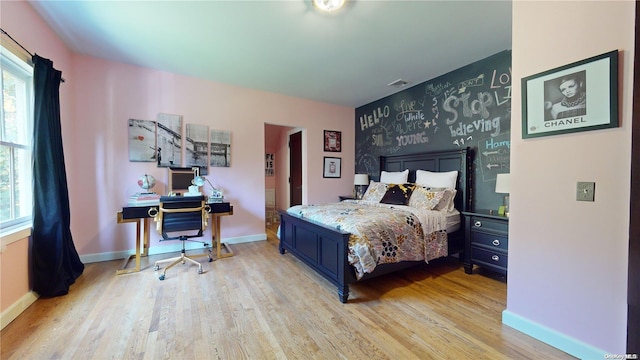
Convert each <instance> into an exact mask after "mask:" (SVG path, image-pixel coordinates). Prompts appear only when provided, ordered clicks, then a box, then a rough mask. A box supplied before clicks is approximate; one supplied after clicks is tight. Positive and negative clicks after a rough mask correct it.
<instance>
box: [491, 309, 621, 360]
mask: <svg viewBox="0 0 640 360" xmlns="http://www.w3.org/2000/svg"><path fill="white" fill-rule="evenodd" d="M502 323H503V324H505V325H507V326H509V327H512V328H514V329H516V330H518V331H520V332H522V333H524V334H527V335H529V336H531V337H533V338H535V339H538V340H540V341H542V342H543V343H546V344H549V345H551V346H553V347H555V348H557V349H560V350H562V351H564V352H566V353H567V354H569V355H571V356H575V357H577V358H578V359H606V358H605V355H606V354H608V353H607V352H606V351H603V350H600V349H598V348H595V347H593V346H591V345H589V344H585V343H583V342H582V341H579V340H576V339H574V338H572V337H570V336H567V335H565V334H562V333H560V332H558V331H556V330H553V329H550V328H548V327H546V326H544V325H541V324H538V323H536V322H534V321H531V320H529V319H526V318H524V317H522V316H520V315H516V314H514V313H512V312H511V311H509V310H504V311H503V312H502Z"/></svg>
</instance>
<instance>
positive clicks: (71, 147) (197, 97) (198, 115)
mask: <svg viewBox="0 0 640 360" xmlns="http://www.w3.org/2000/svg"><path fill="white" fill-rule="evenodd" d="M1 19H2V27H3V29H5V30H6V31H7V32H8V33H9V34H11V35H12V36H13V37H14V38H16V39H17V40H18V41H20V42H21V43H22V44H23V45H25V46H26V47H27V48H28V49H30V50H31V51H32V52H37V53H38V54H40V55H41V56H44V57H47V58H50V59H51V60H53V62H54V65H55V67H56V68H58V69H60V70H61V71H62V73H63V77H64V78H65V79H66V83H65V84H63V85H62V87H61V101H62V104H61V107H62V121H63V124H62V133H63V143H64V149H65V159H66V164H67V175H68V178H69V189H70V204H71V230H72V234H73V237H74V242H75V245H76V248H77V250H78V252H79V254H80V255H81V256H97V257H100V258H103V259H108V258H109V257H110V256H112V255H110V254H114V253H116V252H119V251H126V250H131V249H133V248H134V234H135V227H134V226H132V225H119V224H116V212H117V211H118V210H119V209H121V207H122V205H123V204H124V203H125V202H126V199H127V197H128V196H129V195H130V194H132V193H134V192H136V191H138V190H139V189H138V188H137V185H136V180H137V178H138V177H139V176H140V175H142V174H144V173H148V174H151V175H153V176H155V177H156V179H157V180H158V181H159V184H158V186H157V187H156V188H155V189H154V190H156V191H158V192H164V191H165V190H164V189H165V186H166V181H167V175H166V169H160V168H157V167H156V166H155V165H154V164H153V163H132V162H129V161H128V142H127V138H128V135H127V133H128V129H127V121H128V119H130V118H136V119H149V120H155V119H156V117H157V114H158V113H161V112H162V113H170V114H179V115H182V116H183V121H184V123H193V124H203V125H208V126H210V127H211V128H213V129H219V130H228V131H231V133H232V135H231V136H232V140H231V141H232V145H231V147H232V148H231V152H232V155H231V157H232V159H231V167H229V168H210V175H209V176H208V178H209V179H210V180H211V181H212V182H213V183H214V184H215V185H216V186H218V187H221V188H222V189H223V190H224V191H225V199H226V200H228V201H230V202H231V203H232V204H233V206H234V215H233V216H230V217H225V218H223V220H222V238H223V240H224V239H229V238H232V239H242V238H255V237H260V236H264V233H265V231H264V205H265V204H264V150H265V143H264V123H271V124H278V125H283V126H300V127H304V128H305V129H306V131H307V133H308V134H309V136H308V139H307V140H306V142H305V144H304V147H305V148H306V150H305V153H304V157H303V161H304V162H305V164H307V165H308V169H309V170H308V171H307V172H306V174H305V179H304V181H305V183H306V185H307V186H306V193H305V199H306V200H307V201H309V202H320V201H328V200H330V199H335V198H336V197H337V195H338V194H340V193H343V192H345V191H350V189H351V186H352V185H351V179H349V178H347V177H343V178H342V179H339V180H335V179H332V181H331V186H327V184H326V183H327V182H328V180H327V179H323V178H322V156H323V155H322V151H321V149H322V135H323V134H322V131H323V130H324V129H334V130H339V131H342V132H343V138H344V142H343V151H342V153H341V154H340V155H341V157H342V158H343V166H344V168H345V169H353V168H354V144H353V139H354V126H353V118H354V110H353V109H351V108H346V107H340V106H335V105H330V104H325V103H318V102H313V101H308V100H304V99H299V98H293V97H287V96H282V95H278V94H274V93H266V92H262V91H257V90H252V89H246V88H239V87H235V86H230V85H224V84H220V83H215V82H211V81H205V80H200V79H196V78H191V77H186V76H181V75H176V74H171V73H167V72H161V71H156V70H151V69H144V68H140V67H135V66H130V65H125V64H119V63H113V62H109V61H104V60H100V59H96V58H92V57H87V56H84V55H79V54H72V53H70V52H69V51H68V50H67V48H66V47H65V46H64V44H63V43H62V42H61V41H60V40H59V38H58V37H57V36H56V35H55V34H54V33H53V32H52V31H51V30H50V29H49V28H48V27H47V26H46V25H45V24H44V23H43V21H42V20H41V19H40V18H39V16H38V15H37V14H36V13H35V12H34V11H33V9H32V8H31V7H30V6H29V5H28V3H26V2H2V18H1ZM25 241H26V240H25ZM155 244H157V235H156V234H152V240H151V245H152V247H153V246H154V245H155ZM24 261H25V262H26V261H27V259H24ZM24 275H25V278H21V279H16V280H15V281H19V282H22V283H24V282H25V281H28V280H25V279H27V278H26V275H27V274H24ZM2 280H3V283H4V281H5V277H4V276H3V278H2ZM7 281H14V280H7ZM11 301H12V300H11V299H8V300H7V301H4V297H3V301H2V303H3V304H4V303H10V302H11Z"/></svg>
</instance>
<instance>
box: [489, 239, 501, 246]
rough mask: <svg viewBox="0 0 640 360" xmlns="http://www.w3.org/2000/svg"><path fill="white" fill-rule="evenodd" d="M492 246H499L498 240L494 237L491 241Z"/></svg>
mask: <svg viewBox="0 0 640 360" xmlns="http://www.w3.org/2000/svg"><path fill="white" fill-rule="evenodd" d="M491 243H492V244H493V245H494V246H500V240H498V239H495V240H493V241H492V242H491Z"/></svg>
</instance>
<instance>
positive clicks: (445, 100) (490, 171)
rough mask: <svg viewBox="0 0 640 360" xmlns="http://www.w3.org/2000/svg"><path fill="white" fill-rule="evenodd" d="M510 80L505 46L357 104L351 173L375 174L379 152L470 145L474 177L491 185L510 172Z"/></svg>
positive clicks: (431, 149) (375, 176)
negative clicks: (353, 166) (409, 86)
mask: <svg viewBox="0 0 640 360" xmlns="http://www.w3.org/2000/svg"><path fill="white" fill-rule="evenodd" d="M425 66H428V61H425ZM511 82H512V77H511V51H510V50H505V51H502V52H500V53H497V54H495V55H492V56H490V57H488V58H485V59H482V60H480V61H477V62H475V63H473V64H470V65H467V66H465V67H462V68H460V69H457V70H454V71H451V72H449V73H447V74H445V75H442V76H439V77H437V78H435V79H432V80H429V81H426V82H424V83H421V84H418V85H415V86H413V87H411V88H408V89H405V90H402V91H400V92H398V93H396V94H393V95H390V96H387V97H385V98H382V99H380V100H377V101H375V102H372V103H370V104H367V105H364V106H361V107H359V108H357V109H356V119H355V120H356V121H355V130H356V169H355V170H356V173H367V174H369V175H370V176H372V178H374V179H375V178H377V176H378V174H379V157H380V156H383V155H394V154H411V153H417V152H425V151H444V150H454V149H457V148H466V147H470V148H472V149H473V150H474V154H475V159H474V165H475V179H476V181H478V182H480V183H482V182H491V184H493V185H495V178H496V175H497V174H499V173H506V172H509V162H510V140H509V139H510V133H511ZM487 186H489V184H488V185H487ZM476 189H477V188H476Z"/></svg>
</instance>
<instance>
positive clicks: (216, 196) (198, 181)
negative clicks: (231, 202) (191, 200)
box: [192, 176, 224, 203]
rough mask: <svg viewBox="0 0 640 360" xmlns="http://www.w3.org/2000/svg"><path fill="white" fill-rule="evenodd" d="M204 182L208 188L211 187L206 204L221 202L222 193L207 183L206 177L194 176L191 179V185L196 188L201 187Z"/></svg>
mask: <svg viewBox="0 0 640 360" xmlns="http://www.w3.org/2000/svg"><path fill="white" fill-rule="evenodd" d="M205 181H206V182H207V183H209V186H211V195H209V198H208V202H210V203H214V202H223V199H224V197H223V194H222V191H220V190H218V189H216V188H215V186H213V184H211V181H209V179H207V178H206V177H204V176H196V177H194V178H193V181H192V183H193V184H194V185H196V186H203V185H204V183H205Z"/></svg>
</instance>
